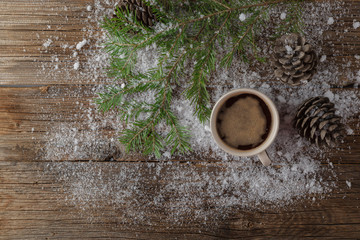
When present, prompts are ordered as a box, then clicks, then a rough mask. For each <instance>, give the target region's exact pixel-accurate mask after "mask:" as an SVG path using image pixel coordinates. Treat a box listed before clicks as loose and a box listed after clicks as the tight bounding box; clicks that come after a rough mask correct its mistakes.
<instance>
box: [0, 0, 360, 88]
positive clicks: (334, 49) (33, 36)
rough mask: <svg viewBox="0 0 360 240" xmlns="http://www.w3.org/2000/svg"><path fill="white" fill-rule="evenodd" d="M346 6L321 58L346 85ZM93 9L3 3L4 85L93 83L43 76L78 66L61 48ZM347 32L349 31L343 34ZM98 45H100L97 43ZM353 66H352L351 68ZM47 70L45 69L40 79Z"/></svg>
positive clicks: (351, 47)
mask: <svg viewBox="0 0 360 240" xmlns="http://www.w3.org/2000/svg"><path fill="white" fill-rule="evenodd" d="M344 2H345V5H344V8H347V9H348V11H346V12H345V13H344V14H338V15H339V16H340V17H339V18H337V19H336V23H335V24H334V25H333V26H332V27H331V29H330V30H328V31H326V32H324V36H323V38H324V40H323V43H322V45H323V46H322V48H321V49H322V52H319V55H323V54H325V55H327V56H328V58H327V62H328V63H333V64H334V65H340V66H342V67H341V68H342V69H344V70H345V69H346V70H347V71H341V72H340V73H339V75H340V79H341V80H342V81H343V82H347V80H348V79H347V78H348V74H349V73H348V72H349V69H351V70H352V72H356V71H357V69H359V67H360V61H359V60H358V59H356V58H355V55H359V54H360V47H359V46H360V44H359V43H360V42H359V41H360V40H359V39H360V38H359V33H360V28H359V29H354V28H353V26H352V24H353V21H354V19H356V17H358V16H359V13H358V11H357V6H358V2H356V1H349V0H348V1H344ZM92 4H93V3H92V1H90V0H76V1H62V2H59V1H55V0H54V1H41V0H36V1H31V2H26V1H1V3H0V9H1V10H0V35H1V36H3V37H2V39H1V40H0V44H1V45H2V48H1V49H0V58H1V60H0V61H1V62H2V64H1V65H0V73H1V74H0V84H78V83H89V79H86V78H84V77H81V76H77V74H75V73H71V74H70V77H69V76H65V74H63V72H64V71H59V73H57V75H56V77H54V76H46V74H44V73H46V72H49V71H50V70H51V69H52V68H54V67H55V65H58V67H60V68H61V69H67V70H68V71H70V72H71V68H72V66H73V63H74V62H71V61H72V60H71V59H67V61H66V62H67V64H65V63H64V62H62V58H66V57H68V56H69V55H70V51H69V50H68V49H67V50H64V49H61V47H60V46H61V45H62V44H68V45H72V46H74V45H75V44H76V43H77V42H79V41H81V40H82V39H83V38H84V34H86V33H84V32H82V31H80V30H81V29H82V28H84V27H85V26H87V24H89V23H87V16H88V13H87V11H86V6H87V5H92ZM334 15H336V12H335V13H334ZM20 16H21V17H20ZM14 19H16V20H15V21H14ZM49 27H50V29H49ZM344 29H347V31H346V32H344ZM94 30H96V28H95V29H94ZM340 33H341V34H340ZM339 35H340V37H339ZM57 38H58V39H57ZM48 39H52V40H53V41H54V42H53V43H52V45H51V46H50V47H49V48H48V49H44V48H43V47H42V44H43V43H44V42H46V41H47V40H48ZM56 39H57V40H56ZM94 40H96V39H92V41H94ZM85 49H86V47H85ZM54 55H56V56H57V57H58V58H59V60H60V63H57V62H56V63H54V64H44V63H46V62H48V61H49V60H50V59H51V57H52V56H54ZM79 60H81V61H82V60H84V56H83V51H80V53H79ZM34 61H35V62H34ZM69 61H70V62H69ZM349 61H351V64H350V66H347V64H348V63H349ZM42 67H44V68H45V69H44V70H43V71H42V72H41V73H39V71H40V69H41V68H42Z"/></svg>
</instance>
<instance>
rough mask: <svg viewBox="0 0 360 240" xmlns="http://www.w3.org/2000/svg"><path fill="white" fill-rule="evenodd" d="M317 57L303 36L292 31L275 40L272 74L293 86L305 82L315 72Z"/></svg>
mask: <svg viewBox="0 0 360 240" xmlns="http://www.w3.org/2000/svg"><path fill="white" fill-rule="evenodd" d="M317 63H318V58H317V55H316V53H315V51H314V50H312V47H311V45H310V44H309V43H307V42H306V40H305V38H304V37H302V36H300V35H299V34H296V33H292V34H288V35H284V36H282V37H280V38H278V39H277V40H276V41H275V46H274V53H273V57H272V64H273V66H274V74H275V76H276V77H277V78H279V79H280V80H281V81H283V82H285V83H288V84H290V85H293V86H297V85H300V84H303V83H307V82H309V81H310V80H311V78H312V76H313V75H314V74H315V72H316V66H317Z"/></svg>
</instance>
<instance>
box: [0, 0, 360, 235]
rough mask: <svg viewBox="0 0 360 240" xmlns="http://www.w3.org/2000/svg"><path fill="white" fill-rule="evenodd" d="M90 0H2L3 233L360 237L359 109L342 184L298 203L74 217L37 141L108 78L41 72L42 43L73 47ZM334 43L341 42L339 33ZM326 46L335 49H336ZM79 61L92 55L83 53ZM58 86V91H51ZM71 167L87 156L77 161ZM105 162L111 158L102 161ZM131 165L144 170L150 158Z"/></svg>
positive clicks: (348, 54) (349, 54)
mask: <svg viewBox="0 0 360 240" xmlns="http://www.w3.org/2000/svg"><path fill="white" fill-rule="evenodd" d="M92 4H93V1H92V0H42V1H41V0H1V1H0V36H1V37H0V46H1V47H0V62H1V64H0V84H1V85H0V238H1V239H60V238H65V239H70V238H72V239H90V238H102V239H107V238H119V239H120V238H121V239H226V238H258V239H260V238H263V239H268V238H273V239H293V238H311V239H320V238H329V239H332V238H338V239H347V238H348V239H360V199H359V198H360V146H359V142H360V129H359V118H358V117H359V116H358V115H357V116H354V119H353V120H352V121H350V123H351V128H352V129H354V133H353V135H352V136H349V137H347V143H346V144H347V145H350V146H351V151H344V152H340V153H339V152H334V153H333V154H330V155H329V156H330V160H331V161H333V162H334V165H335V171H336V173H337V175H338V180H337V181H338V185H339V187H338V189H337V190H336V191H335V192H333V193H331V194H330V195H329V196H327V197H326V198H325V199H322V200H317V201H316V202H314V203H311V204H305V203H301V204H295V205H293V206H291V207H290V208H286V209H284V210H276V211H275V210H274V211H246V210H238V211H237V212H235V213H234V214H233V215H232V216H231V217H229V218H227V219H226V220H225V221H223V222H222V223H220V224H219V225H218V226H216V227H214V228H203V227H199V226H198V225H196V224H194V225H190V226H182V227H172V228H168V226H167V225H166V224H158V225H157V224H154V225H153V226H144V225H140V226H126V222H127V219H122V220H119V219H117V220H116V221H114V218H113V217H114V213H113V212H112V208H111V207H110V206H108V207H107V206H106V205H105V206H104V207H103V208H102V212H101V214H100V216H97V218H96V221H91V220H89V218H88V216H83V215H81V214H76V213H77V209H76V207H75V206H72V205H69V204H65V203H62V201H61V193H62V191H61V189H63V188H64V186H63V184H64V183H60V182H58V181H57V178H56V177H55V176H53V175H51V173H50V172H46V171H45V170H44V169H45V168H49V166H50V167H51V166H52V165H55V164H57V163H56V162H54V161H53V160H54V159H40V158H39V152H41V148H40V150H39V146H41V145H42V144H45V136H46V134H47V131H48V130H49V129H50V128H49V126H55V125H57V124H61V123H67V122H71V121H72V120H73V119H74V118H75V117H76V116H75V115H74V114H75V113H74V112H76V111H78V109H77V104H76V101H80V102H82V103H84V104H87V103H88V102H89V99H91V98H92V97H93V96H91V95H88V94H87V91H86V90H87V89H89V88H92V87H93V86H94V85H96V84H98V83H99V82H100V80H99V81H97V82H91V83H89V81H88V79H84V78H71V80H68V79H69V78H65V77H63V76H61V74H59V75H57V76H56V77H49V75H48V74H47V73H48V72H50V71H51V70H50V69H46V67H45V69H43V70H41V71H39V69H41V67H42V66H47V65H46V64H45V65H44V63H46V62H49V61H51V56H52V55H53V54H54V52H51V51H50V50H49V51H45V50H44V48H43V44H44V42H45V41H46V40H47V39H48V38H49V37H52V38H54V37H56V36H59V37H60V39H65V40H66V42H67V43H72V44H73V45H74V44H76V43H78V42H80V41H81V40H82V39H83V38H84V32H83V31H81V29H82V28H83V27H85V25H84V24H85V23H84V22H85V19H86V17H87V16H86V15H84V14H83V13H84V12H85V11H86V6H88V5H92ZM344 6H345V7H347V8H349V11H347V13H346V14H345V15H343V16H341V18H342V20H343V22H345V23H346V24H349V25H351V24H352V21H353V19H357V20H360V1H345V5H344ZM65 19H66V20H65ZM49 25H50V26H51V27H48V26H49ZM335 30H336V28H334V29H332V30H329V31H328V32H327V34H328V35H329V36H330V37H331V36H333V38H336V34H332V33H334V31H335ZM332 31H333V32H332ZM350 34H353V35H350ZM359 36H360V28H358V29H357V31H353V32H352V33H349V35H348V37H347V38H345V39H343V40H342V42H341V43H339V44H338V46H339V47H338V50H339V49H340V51H341V54H337V55H336V56H335V55H334V56H332V57H333V58H335V62H344V61H346V60H347V59H349V58H354V55H356V54H357V55H360V47H359V46H360V37H359ZM60 41H61V40H59V42H56V43H55V44H54V45H55V47H54V48H56V49H57V52H61V51H60V50H59V49H60V43H61V42H60ZM329 41H333V42H337V39H330V40H329ZM54 48H53V49H54ZM326 51H327V52H328V54H329V55H331V52H332V50H331V49H326ZM65 55H69V52H67V51H63V52H62V53H60V54H58V57H59V58H60V60H61V59H62V58H63V57H64V56H65ZM79 58H80V59H84V58H85V56H82V55H81V53H80V55H79ZM70 64H73V63H72V62H71V63H70ZM49 66H50V65H49ZM352 67H354V68H356V67H359V66H356V65H353V66H352ZM354 70H355V69H354ZM39 72H41V73H42V74H39ZM344 78H346V77H344ZM75 88H76V91H78V92H80V93H81V92H83V94H82V95H81V94H80V95H79V96H81V97H76V98H74V97H73V96H69V95H68V94H66V93H67V92H69V91H74V89H75ZM354 91H355V89H354ZM54 92H56V93H57V95H56V98H54V97H52V98H48V97H47V96H48V94H51V93H54ZM52 96H53V95H52ZM64 109H66V110H64ZM64 111H65V112H64ZM60 112H61V114H59V113H60ZM39 113H41V114H39ZM34 129H35V131H34ZM106 134H111V133H109V132H107V133H106ZM340 158H341V160H339V159H340ZM89 160H91V159H89ZM69 164H73V165H77V164H80V163H79V162H77V161H70V163H69ZM98 164H100V165H103V166H106V164H110V163H109V162H105V161H103V162H102V161H98ZM111 164H118V165H121V164H127V162H126V161H125V160H124V161H119V162H115V163H111ZM133 164H138V165H139V166H140V167H141V165H143V164H146V163H144V162H143V161H139V162H136V163H133ZM324 164H326V163H325V162H324ZM347 179H351V184H352V185H351V188H348V187H346V182H345V181H346V180H347ZM59 199H60V200H59ZM154 217H156V216H154Z"/></svg>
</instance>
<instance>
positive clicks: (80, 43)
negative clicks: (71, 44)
mask: <svg viewBox="0 0 360 240" xmlns="http://www.w3.org/2000/svg"><path fill="white" fill-rule="evenodd" d="M86 43H87V40H86V39H84V40H82V41H81V42H79V43H78V44H76V49H77V50H80V49H81V48H82V47H83V46H85V44H86Z"/></svg>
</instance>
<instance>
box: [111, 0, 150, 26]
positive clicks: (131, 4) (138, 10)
mask: <svg viewBox="0 0 360 240" xmlns="http://www.w3.org/2000/svg"><path fill="white" fill-rule="evenodd" d="M118 6H119V8H120V9H121V10H123V11H127V10H129V11H130V12H132V13H134V14H136V18H137V20H139V21H140V22H142V23H143V24H144V25H145V26H148V27H152V26H153V25H154V23H155V22H156V16H155V15H154V14H153V13H152V11H151V8H150V7H149V6H147V5H146V4H145V3H144V2H143V1H141V0H121V1H120V2H119V4H118Z"/></svg>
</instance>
